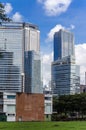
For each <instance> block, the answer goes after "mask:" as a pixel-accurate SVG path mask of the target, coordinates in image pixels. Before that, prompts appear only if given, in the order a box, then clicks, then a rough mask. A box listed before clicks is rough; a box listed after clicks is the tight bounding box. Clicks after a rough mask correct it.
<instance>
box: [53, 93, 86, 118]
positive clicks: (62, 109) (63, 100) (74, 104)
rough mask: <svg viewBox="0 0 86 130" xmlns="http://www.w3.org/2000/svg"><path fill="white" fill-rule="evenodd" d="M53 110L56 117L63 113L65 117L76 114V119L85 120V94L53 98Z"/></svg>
mask: <svg viewBox="0 0 86 130" xmlns="http://www.w3.org/2000/svg"><path fill="white" fill-rule="evenodd" d="M53 110H54V111H55V112H56V113H57V116H58V115H59V114H60V115H62V114H63V113H64V114H65V115H66V116H70V115H71V114H73V113H78V115H77V118H86V93H82V94H75V95H63V96H60V97H54V98H53ZM55 116H56V115H55Z"/></svg>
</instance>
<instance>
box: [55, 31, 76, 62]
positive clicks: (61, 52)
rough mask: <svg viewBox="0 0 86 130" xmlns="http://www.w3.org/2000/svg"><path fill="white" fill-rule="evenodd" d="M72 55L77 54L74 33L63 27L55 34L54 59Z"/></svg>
mask: <svg viewBox="0 0 86 130" xmlns="http://www.w3.org/2000/svg"><path fill="white" fill-rule="evenodd" d="M71 55H72V56H74V55H75V52H74V36H73V33H71V32H69V31H67V30H62V29H61V30H60V31H59V32H56V33H55V34H54V61H55V60H58V59H61V58H63V57H66V56H71Z"/></svg>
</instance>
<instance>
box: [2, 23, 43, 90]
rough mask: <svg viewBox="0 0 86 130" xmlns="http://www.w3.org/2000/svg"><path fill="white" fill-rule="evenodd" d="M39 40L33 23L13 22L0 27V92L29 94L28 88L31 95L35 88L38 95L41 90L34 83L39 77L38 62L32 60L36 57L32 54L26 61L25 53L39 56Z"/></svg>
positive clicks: (37, 31)
mask: <svg viewBox="0 0 86 130" xmlns="http://www.w3.org/2000/svg"><path fill="white" fill-rule="evenodd" d="M39 37H40V32H39V30H38V27H37V26H36V25H33V24H29V23H16V22H10V23H1V24H0V91H1V92H5V91H6V92H24V91H25V92H31V90H32V89H33V90H32V92H35V90H34V89H35V88H36V87H38V88H36V91H38V92H39V89H40V87H41V85H40V83H39V82H38V78H39V79H40V75H41V74H40V73H41V70H40V69H41V68H40V60H35V59H34V58H33V57H36V56H35V55H36V54H33V55H34V56H33V55H32V59H31V57H30V56H29V58H30V59H29V58H27V55H29V51H34V52H35V53H39V51H40V45H39ZM39 55H40V54H39ZM39 57H40V56H39ZM33 59H34V60H33ZM26 60H28V61H26ZM30 62H31V63H30ZM28 65H29V66H28ZM33 66H34V67H33ZM27 71H28V72H27ZM28 73H30V74H32V76H30V75H28ZM26 75H27V76H26ZM37 75H38V78H37ZM34 77H35V78H34ZM25 78H27V79H25ZM29 84H30V85H31V86H30V85H29ZM33 84H35V85H33ZM27 86H28V87H30V88H28V87H27ZM33 86H35V87H33ZM39 86H40V87H39ZM27 88H28V89H27ZM26 90H27V91H26Z"/></svg>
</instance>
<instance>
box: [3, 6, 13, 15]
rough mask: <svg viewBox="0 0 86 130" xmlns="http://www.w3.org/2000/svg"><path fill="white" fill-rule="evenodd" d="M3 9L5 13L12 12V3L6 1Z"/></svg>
mask: <svg viewBox="0 0 86 130" xmlns="http://www.w3.org/2000/svg"><path fill="white" fill-rule="evenodd" d="M4 9H5V13H6V14H10V13H11V12H12V10H13V7H12V5H11V4H10V3H6V4H5V8H4Z"/></svg>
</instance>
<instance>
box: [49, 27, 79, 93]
mask: <svg viewBox="0 0 86 130" xmlns="http://www.w3.org/2000/svg"><path fill="white" fill-rule="evenodd" d="M51 78H52V91H53V94H54V95H65V94H75V93H79V92H80V67H79V66H78V65H76V63H75V49H74V36H73V34H72V33H71V32H69V31H66V30H62V29H61V30H60V31H59V32H56V33H55V35H54V61H53V62H52V67H51Z"/></svg>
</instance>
